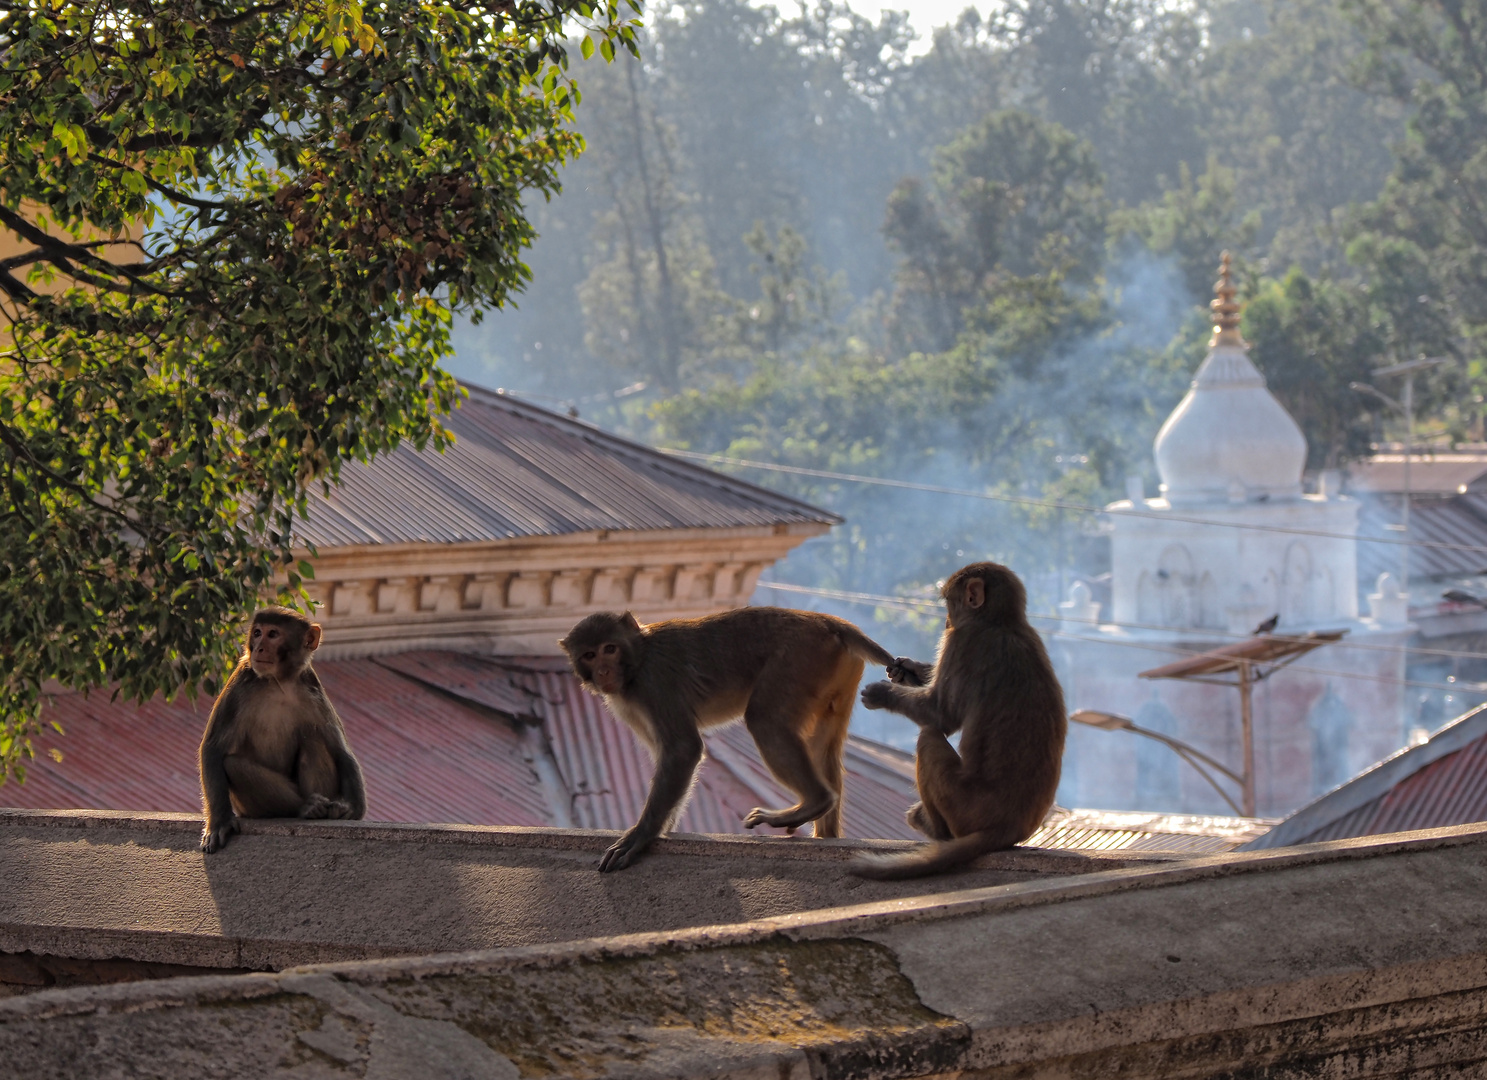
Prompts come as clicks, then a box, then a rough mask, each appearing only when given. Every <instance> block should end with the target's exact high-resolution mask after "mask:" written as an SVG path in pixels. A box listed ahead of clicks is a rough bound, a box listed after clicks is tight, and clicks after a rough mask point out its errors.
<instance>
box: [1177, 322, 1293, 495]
mask: <svg viewBox="0 0 1487 1080" xmlns="http://www.w3.org/2000/svg"><path fill="white" fill-rule="evenodd" d="M1235 336H1236V337H1237V335H1235ZM1156 458H1157V471H1158V472H1160V473H1161V476H1162V488H1163V490H1164V491H1165V493H1166V496H1167V499H1168V500H1169V501H1170V502H1172V503H1179V502H1188V503H1191V502H1204V501H1210V500H1220V501H1229V500H1231V499H1237V498H1241V497H1242V498H1243V499H1245V500H1251V499H1256V498H1259V497H1261V496H1268V497H1269V498H1286V497H1296V496H1299V495H1300V494H1301V472H1302V470H1303V469H1304V468H1305V467H1306V437H1305V436H1304V435H1302V434H1301V428H1299V427H1298V426H1297V425H1296V421H1295V420H1292V419H1291V414H1290V413H1288V412H1286V410H1285V409H1284V408H1283V407H1282V406H1281V403H1280V402H1278V401H1276V400H1275V398H1274V396H1272V395H1271V393H1270V391H1269V390H1267V389H1265V376H1263V375H1261V374H1260V372H1259V369H1258V368H1256V367H1255V365H1254V364H1252V363H1251V362H1250V358H1249V356H1248V355H1246V353H1245V350H1244V346H1243V345H1235V344H1227V343H1225V344H1219V345H1217V346H1215V347H1214V348H1213V349H1212V350H1211V351H1210V352H1209V354H1208V359H1206V360H1204V361H1203V366H1202V367H1200V368H1199V369H1198V373H1197V375H1195V376H1194V377H1193V385H1192V387H1191V389H1189V390H1188V393H1187V396H1186V397H1185V398H1183V399H1182V402H1181V403H1180V404H1179V405H1178V406H1177V408H1176V409H1174V410H1172V415H1171V416H1169V417H1167V422H1166V423H1165V424H1163V425H1162V430H1161V431H1159V432H1157V440H1156Z"/></svg>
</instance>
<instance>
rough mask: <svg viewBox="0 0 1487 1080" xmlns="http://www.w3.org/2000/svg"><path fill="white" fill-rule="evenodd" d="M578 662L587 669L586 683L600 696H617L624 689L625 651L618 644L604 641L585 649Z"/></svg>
mask: <svg viewBox="0 0 1487 1080" xmlns="http://www.w3.org/2000/svg"><path fill="white" fill-rule="evenodd" d="M578 662H579V663H580V664H582V665H583V666H584V667H585V668H587V669H588V672H589V677H588V681H589V682H591V683H593V684H594V686H595V688H596V689H597V690H598V691H599V692H600V693H601V694H618V693H619V692H620V691H621V690H623V689H624V688H625V650H624V649H622V648H621V647H620V645H619V643H618V642H615V641H606V642H603V643H602V644H600V645H598V646H596V647H594V648H592V649H585V650H584V651H583V652H582V653H580V654H579V656H578Z"/></svg>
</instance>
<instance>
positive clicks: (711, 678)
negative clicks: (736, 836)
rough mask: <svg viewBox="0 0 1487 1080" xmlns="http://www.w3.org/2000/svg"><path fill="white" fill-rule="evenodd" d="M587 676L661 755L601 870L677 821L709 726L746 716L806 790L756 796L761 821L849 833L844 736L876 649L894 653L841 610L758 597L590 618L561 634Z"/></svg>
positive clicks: (782, 775) (627, 858)
mask: <svg viewBox="0 0 1487 1080" xmlns="http://www.w3.org/2000/svg"><path fill="white" fill-rule="evenodd" d="M559 644H561V645H562V646H563V650H564V651H565V652H566V653H567V654H568V659H569V661H570V662H571V663H572V664H573V671H574V673H575V674H576V675H577V676H578V677H579V678H580V679H581V680H582V681H583V684H584V686H585V687H587V688H588V689H589V690H590V691H592V692H593V693H596V694H600V695H602V696H603V697H604V699H605V701H606V702H608V704H609V707H610V709H611V710H612V711H613V712H614V714H615V715H616V716H618V717H619V718H620V719H621V720H623V721H624V722H625V723H626V724H628V725H629V726H630V728H631V730H633V731H634V732H635V734H636V735H638V736H639V737H640V739H641V741H642V742H644V743H645V744H646V746H647V747H648V748H649V749H650V752H651V756H652V757H653V758H654V759H655V761H656V772H655V776H654V777H653V778H652V779H651V790H650V794H649V795H648V796H647V798H646V802H645V808H644V810H642V811H641V814H640V820H639V821H637V822H636V823H635V825H634V826H633V827H631V828H630V829H629V830H628V831H626V832H625V834H624V835H623V836H621V837H620V839H619V840H618V841H616V842H615V844H614V845H613V846H612V847H611V848H610V849H609V850H608V851H606V852H605V853H604V857H603V859H602V860H601V861H600V863H599V869H600V870H601V871H608V870H619V869H622V868H623V867H625V866H628V865H629V864H630V863H632V862H634V861H635V859H636V858H637V857H639V855H640V853H641V852H643V851H644V850H645V849H646V848H647V847H648V846H649V845H650V844H651V842H652V841H653V840H655V839H656V837H658V836H660V835H661V833H662V832H664V831H665V830H667V829H669V828H670V827H671V825H672V823H673V822H674V821H675V819H676V816H677V814H679V813H680V812H681V808H682V806H683V804H684V803H685V801H686V797H687V793H688V792H689V791H690V790H691V787H692V780H693V777H694V776H695V775H696V772H697V766H698V764H699V763H700V762H701V761H702V734H701V731H702V729H704V728H708V727H712V726H714V725H717V724H724V723H727V722H728V721H730V720H735V719H737V718H738V717H740V716H741V717H743V721H744V724H745V725H746V726H747V727H748V729H749V734H751V735H753V737H754V742H755V743H756V744H757V745H758V747H759V753H760V755H761V756H762V757H763V758H764V763H765V764H766V765H768V766H769V768H770V771H771V772H773V773H774V775H775V776H776V777H778V778H779V780H780V782H781V783H782V784H784V785H785V787H787V788H788V789H789V790H791V791H793V792H795V794H796V795H798V796H799V798H800V801H799V802H798V803H796V804H795V805H794V806H791V807H787V808H785V809H783V810H765V809H762V808H759V807H755V808H754V809H753V810H750V811H749V813H748V814H747V815H746V816H745V817H744V824H745V825H747V826H748V827H749V828H753V827H754V826H756V825H773V826H775V827H777V828H783V829H790V830H792V831H793V830H794V829H797V828H799V827H800V826H802V825H804V824H805V823H806V822H808V821H814V822H815V834H816V835H817V836H840V835H841V834H842V825H841V822H842V747H843V745H844V743H845V742H846V738H847V722H848V720H850V719H851V715H852V697H853V695H854V694H855V693H856V691H857V684H858V681H859V680H860V679H861V678H862V668H863V661H864V660H871V661H872V662H873V663H875V664H884V665H887V664H890V663H892V662H893V657H892V656H891V655H890V654H889V653H888V652H887V651H886V650H884V649H883V648H881V647H880V646H878V645H877V644H875V643H874V642H873V641H871V640H870V639H869V638H868V637H867V636H866V635H864V634H863V633H862V631H861V630H858V629H857V627H855V626H853V625H852V624H851V623H849V622H846V621H844V620H842V619H837V618H834V617H832V616H830V615H821V614H818V613H815V612H809V611H790V610H787V609H784V608H771V607H746V608H737V609H735V610H733V611H725V612H721V613H719V614H717V615H707V616H704V617H702V618H700V619H673V620H669V621H667V622H658V623H652V624H651V625H649V626H641V625H640V624H639V623H638V622H637V621H636V620H635V616H634V615H632V614H630V613H629V612H628V611H627V612H624V613H623V614H620V613H617V612H603V613H600V614H595V615H590V616H588V617H587V618H585V619H583V620H582V621H581V622H580V623H579V624H578V625H577V626H575V627H574V628H573V630H572V631H571V632H570V633H569V634H568V636H567V637H565V638H563V640H562V641H561V642H559Z"/></svg>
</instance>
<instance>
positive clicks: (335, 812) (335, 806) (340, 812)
mask: <svg viewBox="0 0 1487 1080" xmlns="http://www.w3.org/2000/svg"><path fill="white" fill-rule="evenodd" d="M325 816H326V817H328V818H334V819H336V820H338V821H343V820H345V819H346V818H349V817H350V816H351V804H350V803H349V802H347V801H346V800H345V799H331V800H330V805H329V806H327V807H326V808H325Z"/></svg>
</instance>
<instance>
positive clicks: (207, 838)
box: [201, 814, 238, 855]
mask: <svg viewBox="0 0 1487 1080" xmlns="http://www.w3.org/2000/svg"><path fill="white" fill-rule="evenodd" d="M237 831H238V819H237V815H236V814H234V815H233V816H232V817H230V818H228V819H227V820H226V821H224V822H223V823H222V824H220V825H218V826H217V827H216V828H215V829H214V828H212V826H211V824H210V823H208V824H207V826H206V827H205V828H204V829H202V830H201V850H202V851H205V852H206V853H207V854H208V855H210V854H211V853H212V852H214V851H221V850H222V849H223V848H224V847H226V846H227V838H228V837H229V836H231V835H232V834H233V833H235V832H237Z"/></svg>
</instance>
